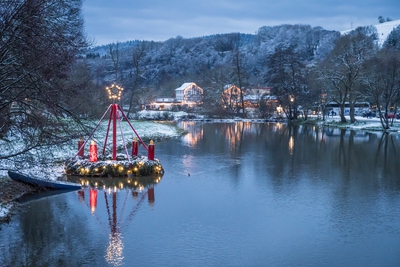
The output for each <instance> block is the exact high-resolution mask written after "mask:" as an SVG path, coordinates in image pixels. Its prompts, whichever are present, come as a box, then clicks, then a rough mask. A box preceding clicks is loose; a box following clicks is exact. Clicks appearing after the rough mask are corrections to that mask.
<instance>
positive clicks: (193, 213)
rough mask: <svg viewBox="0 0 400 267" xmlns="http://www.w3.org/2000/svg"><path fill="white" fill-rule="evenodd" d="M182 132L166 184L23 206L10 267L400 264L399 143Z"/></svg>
mask: <svg viewBox="0 0 400 267" xmlns="http://www.w3.org/2000/svg"><path fill="white" fill-rule="evenodd" d="M181 126H182V127H183V128H185V129H186V130H187V131H188V132H189V133H188V135H187V136H185V137H182V138H181V139H178V140H170V141H168V142H163V143H158V144H156V146H157V148H156V157H157V158H159V159H160V161H161V163H162V164H163V166H164V169H165V174H164V176H163V177H162V181H161V179H160V180H159V181H158V182H157V183H156V182H150V183H144V182H141V185H142V186H141V187H138V186H136V187H135V186H133V183H130V184H131V186H126V187H124V188H123V189H119V188H120V187H113V186H111V187H110V188H106V189H103V187H101V186H100V187H99V188H91V189H90V188H85V189H84V190H81V191H76V192H70V193H65V194H62V195H56V196H52V197H47V198H43V199H40V200H37V201H30V202H27V203H26V204H23V205H24V206H25V207H26V209H22V210H21V212H20V213H18V214H17V215H15V216H14V217H13V220H12V222H11V223H10V225H4V226H3V227H2V230H1V231H0V235H1V240H2V243H1V245H0V251H1V253H0V265H2V266H3V265H4V266H7V265H10V264H11V263H14V264H15V263H16V265H15V266H24V265H25V266H33V265H40V266H120V265H121V266H133V265H138V266H396V265H397V264H398V262H400V224H399V223H398V222H399V221H400V208H399V207H400V182H399V177H398V174H399V173H400V166H399V164H397V161H398V156H397V154H396V153H397V151H398V149H399V142H400V140H399V138H398V137H397V136H395V135H382V136H381V135H378V134H366V133H360V132H352V131H340V130H337V129H323V128H318V127H315V126H312V127H307V126H302V127H290V126H287V125H285V124H281V123H277V124H275V123H271V124H263V123H239V122H238V123H228V124H226V123H205V124H204V123H196V122H189V123H182V124H181ZM107 182H110V181H107V180H105V181H103V183H104V184H107ZM118 182H119V181H118ZM89 184H90V183H89ZM138 184H139V182H138V183H137V185H138ZM22 252H23V255H24V257H20V255H21V253H22Z"/></svg>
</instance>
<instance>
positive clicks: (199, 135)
mask: <svg viewBox="0 0 400 267" xmlns="http://www.w3.org/2000/svg"><path fill="white" fill-rule="evenodd" d="M179 127H181V128H182V129H184V130H185V131H186V132H187V134H185V135H184V136H183V137H182V140H183V142H184V143H185V144H188V145H189V146H195V145H196V144H197V143H198V142H199V141H200V140H201V139H203V126H202V125H200V126H199V125H198V124H196V122H194V121H183V122H181V123H180V124H179ZM199 127H200V129H199Z"/></svg>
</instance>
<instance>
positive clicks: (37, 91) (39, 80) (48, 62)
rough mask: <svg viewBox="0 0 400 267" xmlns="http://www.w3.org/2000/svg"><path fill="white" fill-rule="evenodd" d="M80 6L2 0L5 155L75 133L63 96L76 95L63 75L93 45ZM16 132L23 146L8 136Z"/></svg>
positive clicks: (0, 128) (0, 119) (0, 91)
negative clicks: (89, 39) (72, 93)
mask: <svg viewBox="0 0 400 267" xmlns="http://www.w3.org/2000/svg"><path fill="white" fill-rule="evenodd" d="M81 6H82V2H81V1H79V0H35V1H33V0H7V1H1V2H0V36H1V38H0V99H1V101H0V113H1V116H0V132H1V135H0V138H1V137H2V138H1V140H0V143H1V145H2V146H3V147H2V148H1V150H2V153H1V155H0V160H3V159H10V158H16V157H18V156H21V155H26V154H27V153H28V152H30V151H33V150H34V149H35V148H41V147H48V146H50V145H55V144H62V143H63V142H66V141H68V140H69V139H70V137H71V136H70V135H68V133H71V131H70V130H71V128H70V126H72V123H71V122H73V120H74V118H75V119H76V117H75V116H74V113H73V112H72V111H71V110H70V108H69V106H68V105H66V101H64V100H65V99H66V98H68V96H70V95H71V92H70V91H69V89H70V88H68V87H67V86H65V85H66V84H65V82H64V81H65V80H66V79H67V78H68V76H69V75H70V70H71V69H70V67H71V65H72V64H73V62H75V60H76V58H77V55H78V54H79V53H80V50H81V49H82V48H85V47H87V45H88V42H87V39H86V37H85V36H84V34H83V19H82V15H81ZM66 116H69V117H71V118H72V120H71V121H70V122H68V123H67V122H66V121H65V117H66ZM75 121H78V120H75ZM11 136H19V137H20V140H19V144H18V146H15V144H14V143H13V142H7V140H10V139H9V138H10V137H11ZM25 162H26V161H25Z"/></svg>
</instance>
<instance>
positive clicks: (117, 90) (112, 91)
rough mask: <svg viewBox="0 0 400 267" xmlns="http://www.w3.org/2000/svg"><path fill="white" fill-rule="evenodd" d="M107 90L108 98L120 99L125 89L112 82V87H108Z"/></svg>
mask: <svg viewBox="0 0 400 267" xmlns="http://www.w3.org/2000/svg"><path fill="white" fill-rule="evenodd" d="M106 89H107V92H108V99H110V100H112V101H114V102H115V101H116V100H120V99H121V93H122V91H123V90H124V88H122V87H119V86H118V85H116V84H112V85H111V86H110V87H106Z"/></svg>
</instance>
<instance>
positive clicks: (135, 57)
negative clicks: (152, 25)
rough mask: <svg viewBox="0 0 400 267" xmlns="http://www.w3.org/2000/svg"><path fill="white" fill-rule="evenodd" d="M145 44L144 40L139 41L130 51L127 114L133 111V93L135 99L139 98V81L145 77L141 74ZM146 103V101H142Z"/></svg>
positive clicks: (144, 69) (143, 65)
mask: <svg viewBox="0 0 400 267" xmlns="http://www.w3.org/2000/svg"><path fill="white" fill-rule="evenodd" d="M146 52H147V46H146V43H145V42H141V43H139V44H138V45H136V46H135V47H134V48H133V51H132V66H133V70H132V71H131V72H130V74H129V84H130V89H131V91H130V96H129V109H128V113H127V114H128V115H127V116H128V117H129V114H130V113H131V112H132V111H133V106H134V99H135V94H137V95H136V99H137V100H139V99H140V97H139V96H138V95H139V94H140V92H139V91H138V89H139V86H140V83H141V81H142V80H144V79H145V77H144V76H143V75H144V73H145V71H146V65H145V62H144V61H145V58H146ZM143 104H146V103H143Z"/></svg>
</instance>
